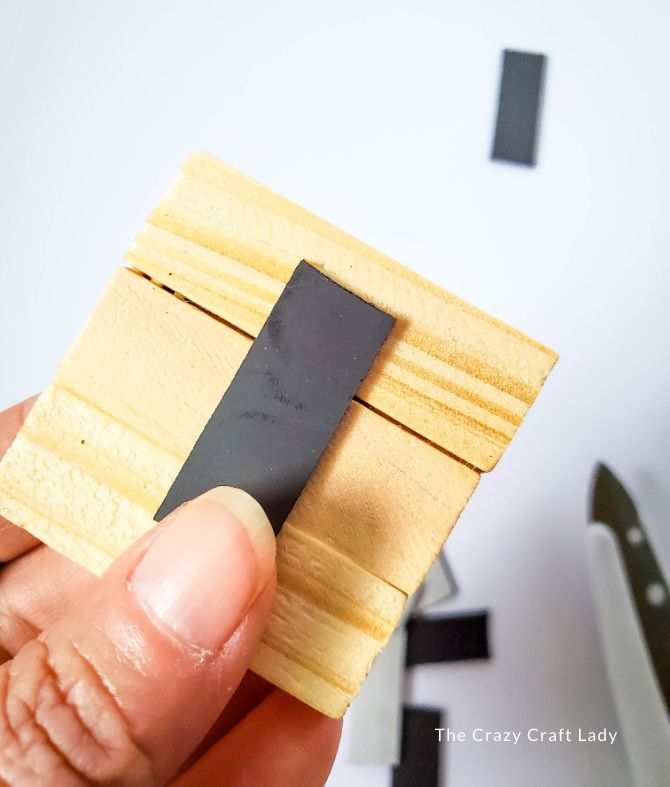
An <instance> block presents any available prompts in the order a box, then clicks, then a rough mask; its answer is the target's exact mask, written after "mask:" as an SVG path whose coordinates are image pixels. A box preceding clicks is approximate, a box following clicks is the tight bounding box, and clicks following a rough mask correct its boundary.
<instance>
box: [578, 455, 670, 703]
mask: <svg viewBox="0 0 670 787" xmlns="http://www.w3.org/2000/svg"><path fill="white" fill-rule="evenodd" d="M591 520H592V521H593V522H601V523H602V524H604V525H607V526H608V527H609V528H610V529H611V530H612V532H613V534H614V536H615V537H616V540H617V542H618V546H619V549H620V550H621V556H622V558H623V563H624V567H625V569H626V574H627V577H628V583H629V585H630V590H631V593H632V595H633V599H634V601H635V609H636V612H637V616H638V618H639V620H640V625H641V626H642V630H643V632H644V638H645V640H646V644H647V649H648V651H649V656H650V658H651V660H652V662H653V665H654V671H655V673H656V679H657V681H658V684H659V688H660V690H661V693H662V694H663V698H664V701H665V706H666V708H667V709H668V710H669V711H670V590H669V589H668V583H667V581H666V579H665V577H664V576H663V572H662V571H661V568H660V566H659V564H658V561H657V560H656V556H655V555H654V550H653V548H652V546H651V544H650V543H649V539H648V536H647V532H646V530H645V528H644V525H643V524H642V522H641V521H640V518H639V516H638V513H637V509H636V507H635V504H634V503H633V501H632V500H631V497H630V495H629V494H628V492H627V491H626V489H625V488H624V486H623V484H622V483H621V482H620V481H619V480H618V478H617V477H616V476H615V475H614V473H612V471H611V470H610V469H609V468H607V467H606V466H605V465H603V464H599V465H597V467H596V472H595V477H594V482H593V491H592V495H591Z"/></svg>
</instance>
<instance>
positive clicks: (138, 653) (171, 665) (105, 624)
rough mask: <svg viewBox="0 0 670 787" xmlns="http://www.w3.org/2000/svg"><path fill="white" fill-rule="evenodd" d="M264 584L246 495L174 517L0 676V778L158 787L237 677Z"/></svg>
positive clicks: (261, 609) (266, 536)
mask: <svg viewBox="0 0 670 787" xmlns="http://www.w3.org/2000/svg"><path fill="white" fill-rule="evenodd" d="M274 583H275V538H274V533H273V531H272V528H271V526H270V523H269V522H268V519H267V517H266V516H265V513H264V512H263V510H262V508H261V507H260V505H259V504H258V503H257V502H256V501H255V500H253V498H251V497H250V496H249V495H247V494H246V493H245V492H242V491H240V490H239V489H233V488H230V487H221V488H218V489H214V490H212V491H211V492H208V493H207V494H205V495H203V496H201V497H199V498H197V499H196V500H194V501H192V502H190V503H187V504H186V505H184V506H182V507H181V508H179V509H178V510H177V511H176V512H174V513H173V514H171V515H170V516H168V517H167V518H166V519H165V520H163V522H162V523H161V524H159V525H158V526H156V527H155V528H154V529H153V530H151V531H150V532H149V533H148V534H147V535H146V536H145V537H144V539H142V540H141V541H140V542H138V543H137V544H136V545H135V546H133V547H131V549H130V550H128V552H126V553H125V554H124V555H123V556H122V557H121V558H119V560H117V561H116V562H115V563H114V564H113V565H112V566H111V568H110V569H109V570H108V571H107V572H106V573H105V575H104V576H103V577H102V579H101V581H100V582H99V584H97V585H96V587H95V589H94V590H93V592H92V593H91V595H90V597H89V598H87V599H85V600H84V601H83V602H82V604H81V605H80V606H79V607H78V608H77V611H76V613H73V614H72V615H70V616H68V617H65V618H63V619H62V620H60V621H59V622H58V623H57V624H56V625H55V626H54V627H53V628H51V629H49V630H48V631H46V632H45V633H43V634H42V635H40V637H39V638H38V639H36V640H33V641H32V642H30V643H28V644H27V645H26V646H25V647H23V648H22V650H20V651H19V653H18V654H17V655H16V657H15V658H14V659H13V660H12V661H10V662H7V663H6V664H5V665H3V667H2V669H0V742H1V743H0V777H2V778H3V779H5V780H6V781H8V782H10V783H11V784H24V783H25V784H61V783H64V784H79V783H90V782H103V783H105V784H108V783H121V784H124V785H126V784H127V785H143V784H154V783H156V782H159V783H160V782H163V781H165V780H166V779H167V778H169V777H170V776H171V775H172V774H173V773H174V771H175V770H176V769H177V767H178V766H179V765H180V764H181V762H182V761H183V760H184V759H185V758H186V757H187V756H188V754H189V753H190V752H191V750H192V749H193V748H194V747H195V746H196V745H197V744H198V742H199V741H200V740H201V739H202V738H203V736H204V735H205V733H206V732H207V730H208V729H209V727H210V726H211V725H212V724H213V722H214V721H215V720H216V718H217V717H218V716H219V714H220V713H221V710H222V708H223V707H224V705H225V704H226V702H227V701H228V699H229V698H230V696H231V694H232V693H233V691H234V690H235V688H236V687H237V685H238V683H239V682H240V680H241V678H242V676H243V675H244V672H245V670H246V667H247V663H248V660H249V658H250V656H251V651H252V649H253V646H254V644H255V642H256V640H257V639H258V637H259V636H260V634H261V631H262V628H263V624H264V621H265V618H266V616H267V614H268V612H269V608H270V605H271V602H272V594H273V590H274Z"/></svg>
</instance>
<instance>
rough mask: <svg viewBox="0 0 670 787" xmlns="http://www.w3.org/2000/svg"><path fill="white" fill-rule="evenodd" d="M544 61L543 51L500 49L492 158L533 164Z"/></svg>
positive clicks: (545, 60)
mask: <svg viewBox="0 0 670 787" xmlns="http://www.w3.org/2000/svg"><path fill="white" fill-rule="evenodd" d="M546 63H547V58H546V56H545V55H537V54H533V53H531V52H515V51H513V50H511V49H505V51H504V52H503V65H502V75H501V77H500V93H499V96H498V116H497V119H496V130H495V137H494V140H493V151H492V153H491V158H493V159H497V160H499V161H512V162H514V163H516V164H527V165H529V166H535V158H536V151H537V137H538V129H539V119H540V110H541V104H542V91H543V87H544V75H545V70H546Z"/></svg>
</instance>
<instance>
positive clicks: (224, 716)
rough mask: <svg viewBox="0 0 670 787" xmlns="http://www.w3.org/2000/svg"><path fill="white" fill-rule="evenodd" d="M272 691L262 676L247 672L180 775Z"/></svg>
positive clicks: (182, 768)
mask: <svg viewBox="0 0 670 787" xmlns="http://www.w3.org/2000/svg"><path fill="white" fill-rule="evenodd" d="M272 691H274V686H273V685H272V684H271V683H270V682H268V681H267V680H265V678H261V677H260V675H256V674H255V673H254V672H250V671H249V672H247V673H246V675H245V676H244V677H243V678H242V680H241V682H240V685H239V686H238V687H237V691H236V692H235V694H233V696H232V697H231V698H230V702H229V703H228V704H227V705H226V707H225V708H224V709H223V712H222V713H221V715H220V716H219V718H218V719H217V720H216V721H215V722H214V724H213V725H212V726H211V727H210V729H209V730H208V731H207V734H206V735H205V737H204V738H203V740H202V741H200V743H199V744H198V746H197V747H196V748H195V749H194V750H193V751H192V752H191V754H190V755H189V757H188V759H187V760H186V762H184V763H183V764H182V766H181V768H180V773H183V772H184V771H186V770H188V769H189V768H190V767H191V765H193V764H194V763H195V762H197V761H198V760H199V759H200V757H201V756H202V755H203V754H204V753H205V752H206V751H207V750H208V749H210V748H211V747H212V746H213V745H214V744H215V743H216V742H217V741H218V740H220V739H221V738H222V737H223V736H224V735H225V734H226V733H227V732H228V731H229V730H231V729H232V728H233V727H234V726H235V725H236V724H238V723H239V722H240V721H242V719H243V718H244V717H245V716H246V715H247V714H248V713H250V712H251V711H252V710H253V709H254V708H255V707H256V706H257V705H259V704H260V703H261V702H262V701H263V700H264V699H265V698H266V697H267V696H268V694H270V693H271V692H272Z"/></svg>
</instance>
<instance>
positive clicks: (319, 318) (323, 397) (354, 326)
mask: <svg viewBox="0 0 670 787" xmlns="http://www.w3.org/2000/svg"><path fill="white" fill-rule="evenodd" d="M394 322H395V320H394V318H393V317H391V316H390V315H388V314H386V313H385V312H383V311H381V310H379V309H377V308H376V307H374V306H372V305H371V304H369V303H367V302H366V301H364V300H362V299H361V298H359V297H358V296H357V295H354V294H353V293H351V292H349V291H348V290H345V289H344V288H343V287H341V286H340V285H339V284H336V283H335V282H333V281H332V280H331V279H329V278H328V277H327V276H324V275H323V274H322V273H320V272H319V271H318V270H316V268H313V267H312V266H311V265H309V264H308V263H306V262H304V261H303V262H301V263H300V264H299V265H298V267H297V268H296V269H295V271H294V273H293V275H292V276H291V278H290V280H289V282H288V283H287V285H286V287H285V288H284V291H283V292H282V294H281V296H280V297H279V300H278V301H277V303H276V304H275V306H274V308H273V309H272V311H271V312H270V316H269V317H268V319H267V321H266V322H265V325H264V326H263V328H262V329H261V331H260V333H259V334H258V338H257V339H256V340H255V341H254V342H253V344H252V345H251V348H250V349H249V352H248V353H247V355H246V357H245V358H244V360H243V361H242V364H241V365H240V368H239V369H238V371H237V373H236V375H235V377H234V378H233V381H232V382H231V384H230V386H229V387H228V390H227V391H226V392H225V394H224V395H223V398H222V399H221V401H220V402H219V404H218V406H217V408H216V410H215V411H214V414H213V415H212V417H211V418H210V420H209V422H208V423H207V425H206V426H205V428H204V430H203V432H202V434H201V435H200V437H199V438H198V440H197V441H196V443H195V445H194V447H193V450H192V451H191V454H190V456H189V457H188V459H187V460H186V462H185V463H184V466H183V467H182V469H181V470H180V472H179V475H178V476H177V478H176V479H175V481H174V483H173V484H172V487H171V488H170V490H169V492H168V493H167V496H166V498H165V500H164V501H163V503H162V504H161V506H160V508H159V509H158V511H157V512H156V515H155V517H154V518H155V519H156V520H160V519H162V518H163V517H165V516H167V514H169V513H170V512H171V511H174V509H175V508H177V507H178V506H179V505H181V504H182V503H184V502H185V501H187V500H191V499H192V498H194V497H196V496H197V495H200V494H202V493H203V492H205V491H207V490H208V489H212V488H214V487H216V486H235V487H238V488H240V489H244V490H245V491H246V492H249V494H251V495H252V496H253V497H255V498H256V500H258V502H259V503H260V504H261V505H262V506H263V508H264V509H265V512H266V514H267V515H268V518H269V519H270V522H271V523H272V526H273V528H274V530H275V533H278V532H279V530H280V529H281V526H282V524H283V523H284V520H285V519H286V517H287V516H288V514H289V512H290V511H291V509H292V508H293V505H294V504H295V502H296V500H297V499H298V496H299V495H300V493H301V492H302V490H303V487H304V486H305V484H306V483H307V481H308V479H309V477H310V475H311V474H312V472H313V470H314V468H315V467H316V465H317V463H318V461H319V458H320V457H321V454H322V453H323V451H324V449H325V448H326V446H327V444H328V441H329V440H330V438H331V436H332V435H333V433H334V431H335V429H336V428H337V426H338V424H339V423H340V420H341V419H342V416H343V415H344V413H345V411H346V409H347V407H348V406H349V403H350V402H351V399H352V397H353V396H354V394H355V393H356V391H357V389H358V387H359V385H360V384H361V381H362V380H363V378H364V377H365V375H366V374H367V372H368V370H369V368H370V366H371V364H372V362H373V360H374V359H375V356H376V355H377V353H378V352H379V350H380V348H381V346H382V344H383V343H384V341H385V339H386V337H387V336H388V334H389V331H390V330H391V328H392V327H393V324H394Z"/></svg>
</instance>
